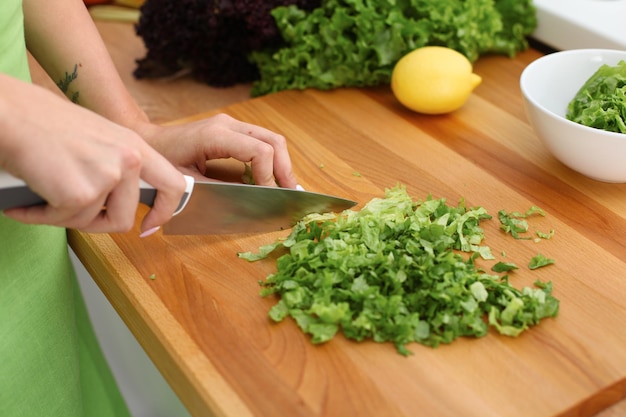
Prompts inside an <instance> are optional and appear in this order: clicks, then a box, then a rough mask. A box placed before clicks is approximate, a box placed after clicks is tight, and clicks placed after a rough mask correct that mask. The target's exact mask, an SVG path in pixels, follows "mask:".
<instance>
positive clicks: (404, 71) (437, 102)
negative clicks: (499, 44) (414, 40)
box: [391, 46, 482, 114]
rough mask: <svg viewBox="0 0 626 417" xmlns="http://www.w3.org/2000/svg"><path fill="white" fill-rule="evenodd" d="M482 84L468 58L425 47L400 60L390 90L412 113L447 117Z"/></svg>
mask: <svg viewBox="0 0 626 417" xmlns="http://www.w3.org/2000/svg"><path fill="white" fill-rule="evenodd" d="M481 81H482V79H481V78H480V76H479V75H476V74H474V73H473V72H472V63H471V62H470V61H469V60H468V59H467V58H466V57H465V55H463V54H461V53H460V52H457V51H455V50H454V49H450V48H446V47H443V46H425V47H423V48H418V49H416V50H414V51H411V52H409V53H408V54H406V55H405V56H403V57H402V58H401V59H400V60H399V61H398V63H397V64H396V66H395V67H394V68H393V72H392V74H391V90H392V91H393V94H394V96H395V97H396V99H397V100H398V101H399V102H400V103H402V104H403V105H404V106H406V107H408V108H409V109H411V110H414V111H416V112H419V113H426V114H444V113H450V112H453V111H455V110H457V109H459V108H460V107H461V106H463V104H465V102H466V101H467V99H468V98H469V96H470V94H471V93H472V91H473V90H474V89H475V88H476V87H477V86H478V85H479V84H480V83H481Z"/></svg>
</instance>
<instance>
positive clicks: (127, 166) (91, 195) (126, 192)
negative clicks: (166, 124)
mask: <svg viewBox="0 0 626 417" xmlns="http://www.w3.org/2000/svg"><path fill="white" fill-rule="evenodd" d="M0 92H1V94H0V97H1V96H4V97H8V98H10V99H9V100H2V99H1V98H0V115H1V116H0V166H1V167H2V168H3V169H5V170H7V171H8V172H10V173H12V174H13V175H14V176H16V177H19V178H21V179H23V180H24V181H25V182H26V183H27V184H28V185H29V187H30V188H31V189H32V190H33V191H35V192H36V193H37V194H39V195H40V196H41V197H43V198H44V199H45V200H46V201H47V202H48V205H46V206H40V207H29V208H18V209H11V210H6V211H5V212H4V213H5V215H6V216H8V217H11V218H13V219H15V220H18V221H21V222H23V223H33V224H50V225H57V226H63V227H68V228H75V229H80V230H83V231H87V232H122V231H127V230H129V229H130V228H131V227H132V225H133V224H134V220H135V214H136V209H137V204H138V201H139V179H140V178H141V179H143V180H144V181H146V182H148V183H149V184H151V185H152V186H154V187H155V188H156V189H157V190H158V193H157V200H156V201H155V205H154V207H153V208H152V209H151V210H150V212H149V213H148V214H147V215H146V217H145V218H144V219H143V223H142V230H143V231H149V230H151V229H153V228H155V227H157V226H160V225H162V224H164V223H165V222H167V221H168V220H169V219H170V218H171V216H172V213H173V212H174V210H175V209H176V207H177V206H178V203H179V201H180V198H181V196H182V194H183V191H184V188H185V180H184V178H183V176H182V174H181V173H180V172H179V171H178V170H177V169H175V168H174V167H173V166H172V165H171V164H170V163H169V162H168V161H167V160H166V159H165V158H164V157H163V156H162V155H160V154H159V153H158V152H157V151H155V150H154V149H153V148H151V147H150V146H149V145H148V144H147V143H146V142H145V141H144V140H143V139H142V138H141V137H140V136H139V135H138V134H137V133H135V132H133V131H132V130H130V129H127V128H124V127H121V126H119V125H117V124H114V123H112V122H110V121H108V120H107V119H105V118H103V117H101V116H99V115H96V114H95V113H93V112H91V111H88V110H86V109H83V108H81V107H79V106H76V105H74V104H72V103H69V102H67V101H66V100H63V99H61V98H59V97H57V96H55V95H54V94H52V93H50V92H49V91H46V90H44V89H42V88H40V87H37V86H33V85H30V84H27V83H23V82H21V81H18V80H15V79H12V78H11V77H8V76H5V75H0Z"/></svg>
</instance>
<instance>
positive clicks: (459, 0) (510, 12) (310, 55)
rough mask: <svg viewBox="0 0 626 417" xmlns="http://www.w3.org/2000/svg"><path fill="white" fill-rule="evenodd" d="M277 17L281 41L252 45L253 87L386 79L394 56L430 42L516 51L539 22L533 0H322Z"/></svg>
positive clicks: (278, 11) (478, 51) (258, 90)
mask: <svg viewBox="0 0 626 417" xmlns="http://www.w3.org/2000/svg"><path fill="white" fill-rule="evenodd" d="M271 13H272V16H274V18H275V20H276V24H277V26H278V28H279V30H280V33H281V36H282V40H283V42H282V43H280V44H279V45H278V46H277V47H275V48H267V49H261V50H255V51H252V52H251V54H250V59H251V61H252V62H253V63H255V64H256V65H257V67H258V69H259V73H260V80H258V81H256V82H255V83H254V84H253V89H252V92H251V94H252V95H253V96H259V95H263V94H268V93H271V92H276V91H280V90H285V89H304V88H308V87H314V88H319V89H331V88H337V87H345V86H371V85H378V84H383V83H388V82H389V80H390V78H391V72H392V70H393V67H394V65H395V63H396V62H397V61H398V60H399V59H400V58H401V57H402V56H403V55H405V54H407V53H408V52H410V51H412V50H414V49H416V48H419V47H422V46H426V45H440V46H446V47H449V48H452V49H455V50H457V51H459V52H461V53H462V54H464V55H465V56H467V57H468V59H470V61H475V60H476V59H477V58H478V57H479V56H480V55H482V54H489V53H501V54H507V55H509V56H513V55H514V54H515V53H517V52H519V51H521V50H524V49H526V48H527V47H528V43H527V40H526V36H527V35H529V34H530V33H532V31H533V30H534V29H535V27H536V24H537V21H536V10H535V8H534V6H533V4H532V1H531V0H495V1H494V0H379V1H363V0H324V1H322V4H321V6H320V7H318V8H315V9H313V10H311V11H309V12H306V11H303V10H301V9H299V8H298V7H296V6H294V5H289V6H285V7H277V8H275V9H273V10H272V12H271Z"/></svg>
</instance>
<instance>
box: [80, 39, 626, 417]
mask: <svg viewBox="0 0 626 417" xmlns="http://www.w3.org/2000/svg"><path fill="white" fill-rule="evenodd" d="M539 56H540V53H539V52H537V51H534V50H529V51H527V52H525V53H522V54H520V55H518V56H517V57H516V58H515V59H509V58H506V57H488V58H482V59H481V60H480V61H479V62H478V63H477V64H476V66H475V71H476V72H477V73H478V74H480V75H481V76H482V77H483V84H482V85H481V86H479V87H478V89H477V90H476V91H475V93H474V94H473V96H472V97H471V98H470V100H469V101H468V102H467V104H466V105H465V106H464V107H463V108H462V109H461V110H459V111H457V112H455V113H453V114H450V115H445V116H425V115H419V114H416V113H413V112H410V111H408V110H406V109H404V108H402V107H401V106H400V105H399V104H398V103H397V102H396V101H395V100H394V98H393V96H392V94H391V93H390V91H389V89H388V88H387V87H379V88H373V89H340V90H335V91H329V92H320V91H305V92H296V91H286V92H281V93H279V94H274V95H269V96H265V97H262V98H258V99H254V100H249V101H245V102H242V103H238V104H235V105H232V106H230V107H226V108H223V109H221V111H223V112H226V113H229V114H231V115H232V116H234V117H237V118H239V119H243V120H246V121H249V122H253V123H257V124H260V125H263V126H266V127H268V128H270V129H273V130H275V131H278V132H281V133H283V134H284V135H285V136H286V137H287V138H288V139H289V141H290V152H291V156H292V160H293V163H294V167H295V171H296V174H297V176H298V178H299V180H300V183H301V184H302V185H303V186H304V188H306V189H309V190H314V191H320V192H325V193H331V194H337V195H340V196H343V197H346V198H351V199H355V200H357V201H359V202H360V203H361V204H360V205H359V206H357V208H356V209H359V208H360V207H362V204H364V203H366V202H367V201H369V200H370V199H371V198H373V197H378V196H382V195H383V192H384V189H385V188H389V187H393V186H394V185H396V184H398V183H402V184H405V185H406V187H407V190H408V192H409V193H410V194H411V195H412V196H414V198H415V199H416V200H419V199H424V198H426V197H427V196H428V195H429V194H432V195H433V197H435V198H439V197H445V198H446V199H447V200H448V201H449V202H450V203H451V204H456V203H457V202H458V201H459V200H460V199H461V198H465V200H466V201H467V204H468V206H474V205H479V206H483V207H485V208H486V209H487V210H488V212H489V213H491V214H493V215H495V214H496V213H497V211H498V210H500V209H506V210H507V211H525V210H526V209H528V208H529V207H530V206H532V205H537V206H539V207H541V208H543V209H544V210H545V211H546V212H547V216H546V217H545V218H542V217H537V218H533V219H532V222H531V226H532V228H533V230H542V231H547V230H550V229H554V230H555V236H554V237H553V238H552V239H550V240H542V241H540V242H534V241H533V240H530V241H517V240H514V239H512V238H511V236H509V235H505V234H504V233H502V232H500V231H499V222H498V221H497V219H495V218H494V219H493V220H491V221H489V222H486V223H484V224H483V225H484V229H485V233H486V240H485V244H487V245H488V246H490V247H491V248H492V251H493V253H494V254H501V252H503V251H504V252H506V258H505V259H504V260H507V261H510V262H515V263H517V264H518V265H526V263H527V261H528V259H530V257H532V256H534V255H536V254H537V253H538V252H541V253H543V254H545V255H546V256H548V257H551V258H554V259H555V260H556V264H555V265H552V266H549V267H546V268H543V269H540V270H536V271H530V270H528V269H526V268H524V267H523V268H520V270H518V271H515V272H514V273H513V274H512V276H511V282H512V284H513V285H514V286H516V287H520V288H521V287H523V286H529V285H532V283H533V282H534V281H535V280H536V279H540V280H543V281H552V282H553V284H554V293H553V294H554V295H555V296H556V297H557V298H559V299H560V300H561V310H560V314H559V316H558V317H557V318H555V319H546V320H545V321H543V322H542V323H541V324H540V325H538V326H536V327H534V328H532V329H531V330H530V331H528V332H526V333H524V334H523V335H522V336H520V337H519V338H509V337H505V336H500V335H498V334H496V333H494V332H491V333H489V334H488V335H487V336H486V337H484V338H481V339H463V340H458V341H455V342H454V343H452V344H450V345H444V346H440V347H439V348H437V349H432V348H429V347H424V346H421V345H417V344H413V345H410V346H409V349H410V350H412V351H413V352H414V354H413V355H412V356H410V357H403V356H401V355H399V354H398V353H397V352H396V351H395V348H394V347H393V345H391V344H377V343H374V342H363V343H355V342H352V341H349V340H346V339H345V338H343V337H341V336H338V337H336V338H335V339H334V340H332V341H331V342H329V343H326V344H323V345H313V344H311V342H310V341H309V339H308V337H307V336H306V335H304V334H302V333H301V331H300V330H299V329H298V328H297V326H296V325H295V323H294V322H293V321H290V320H286V321H284V322H282V323H279V324H275V323H272V322H271V321H270V319H269V318H268V316H267V313H268V310H269V309H270V307H271V306H272V305H273V304H274V303H275V301H276V299H274V298H262V297H260V296H259V290H260V287H259V285H258V281H259V280H260V279H263V278H265V277H266V276H267V275H268V274H269V273H271V272H272V271H274V270H275V263H274V262H273V261H272V260H266V261H260V262H256V263H248V262H247V261H244V260H240V259H238V257H237V253H238V252H240V251H255V250H256V249H257V248H258V247H259V246H261V245H263V244H267V243H271V242H273V241H274V240H275V239H276V238H278V237H282V236H286V235H287V234H288V232H285V231H283V232H276V233H269V234H260V235H234V236H204V237H201V236H188V237H183V236H164V235H161V234H157V235H155V236H152V237H150V238H146V239H140V238H139V237H138V229H135V230H133V231H132V232H130V233H127V234H114V235H107V234H100V235H92V234H83V233H78V232H75V231H71V232H70V233H69V237H70V243H71V245H72V248H73V249H74V250H75V252H76V253H77V255H78V256H79V258H80V259H81V260H82V262H83V263H84V264H85V265H86V267H87V269H88V270H89V271H90V273H91V274H92V276H93V278H94V279H95V280H96V282H97V283H98V285H99V286H100V288H101V289H102V290H103V292H104V293H105V295H106V296H107V297H108V299H109V300H110V302H111V303H112V305H113V306H114V307H115V308H116V310H117V311H118V312H119V314H120V315H121V317H122V318H123V319H124V321H125V322H126V323H127V325H128V326H129V328H130V329H131V330H132V331H133V333H134V334H135V336H136V337H137V339H138V341H139V342H140V343H141V345H142V346H143V347H144V349H145V350H146V352H147V353H148V354H149V356H150V357H151V358H152V360H153V361H154V362H155V364H156V366H157V367H158V368H159V369H160V371H161V372H162V373H163V375H164V376H165V378H166V379H167V380H168V382H169V383H170V384H171V386H172V387H173V389H174V390H175V391H176V393H177V394H178V395H179V396H180V398H181V400H182V401H183V403H184V404H185V405H186V406H187V408H188V409H189V411H190V412H191V413H192V414H193V415H194V416H211V415H215V416H229V417H246V416H263V417H265V416H267V417H277V416H281V417H282V416H289V417H296V416H303V417H308V416H311V417H312V416H341V417H343V416H351V417H355V416H376V417H385V416H390V417H403V416H406V417H409V416H411V417H413V416H418V415H419V416H460V415H463V416H480V417H485V416H494V417H495V416H497V417H501V416H509V417H511V416H532V417H541V416H590V415H596V414H597V413H599V412H600V411H602V410H604V409H606V408H607V407H608V406H610V405H612V404H615V403H617V405H616V406H614V407H612V408H611V409H608V411H604V412H603V413H602V414H601V415H602V416H603V417H607V416H617V415H623V413H625V412H626V405H625V404H624V402H619V401H620V400H621V399H622V398H624V397H625V396H626V303H624V295H625V294H626V279H625V275H626V265H625V260H626V198H625V195H626V184H606V183H601V182H597V181H594V180H591V179H588V178H586V177H583V176H581V175H579V174H577V173H575V172H574V171H572V170H570V169H568V168H566V167H565V166H563V165H562V164H560V163H559V162H558V161H556V160H555V159H554V158H553V157H552V156H551V155H550V154H549V153H548V151H547V150H546V148H545V147H544V146H543V144H542V143H541V142H540V141H539V139H538V138H537V137H536V136H535V134H534V133H533V131H532V129H531V128H530V127H529V125H528V124H527V121H526V118H525V114H524V109H523V106H522V99H521V93H520V90H519V76H520V74H521V72H522V70H523V68H524V67H525V66H526V65H527V64H528V63H529V62H531V61H532V60H534V59H536V58H537V57H539ZM215 113H216V112H209V113H204V114H200V115H198V116H195V117H193V118H191V119H197V118H202V117H208V116H210V115H212V114H215ZM229 166H230V165H229ZM239 168H240V167H239ZM227 169H230V168H227ZM235 174H236V175H238V174H237V173H235ZM143 212H144V209H143V208H141V209H140V211H139V213H138V216H141V215H142V214H143Z"/></svg>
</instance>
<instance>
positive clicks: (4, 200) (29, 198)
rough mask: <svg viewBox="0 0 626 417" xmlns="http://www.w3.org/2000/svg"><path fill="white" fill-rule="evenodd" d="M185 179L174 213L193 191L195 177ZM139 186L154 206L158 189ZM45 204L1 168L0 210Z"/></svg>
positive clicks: (141, 195)
mask: <svg viewBox="0 0 626 417" xmlns="http://www.w3.org/2000/svg"><path fill="white" fill-rule="evenodd" d="M185 181H186V183H187V186H186V188H185V193H184V194H183V196H182V197H181V199H180V203H179V204H178V207H177V208H176V211H175V212H174V215H177V214H178V213H180V212H181V211H182V210H183V209H184V208H185V206H186V205H187V202H188V201H189V198H190V197H191V193H192V191H193V185H194V179H193V177H190V176H188V175H185ZM139 188H140V190H139V201H140V202H141V203H144V204H146V205H148V206H150V207H152V206H153V205H154V200H155V199H156V194H157V190H156V189H155V188H154V187H153V186H151V185H150V184H148V183H147V182H145V181H143V180H142V181H141V182H140V185H139ZM43 204H46V200H45V199H43V198H42V197H40V196H39V195H38V194H36V193H35V192H33V191H32V190H31V189H30V188H28V186H27V185H26V183H25V182H24V181H22V180H21V179H19V178H15V177H14V176H12V175H11V174H9V173H8V172H6V171H2V170H0V210H6V209H9V208H14V207H30V206H37V205H43Z"/></svg>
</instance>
